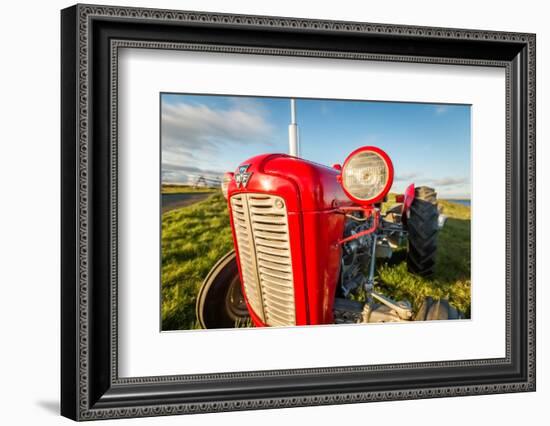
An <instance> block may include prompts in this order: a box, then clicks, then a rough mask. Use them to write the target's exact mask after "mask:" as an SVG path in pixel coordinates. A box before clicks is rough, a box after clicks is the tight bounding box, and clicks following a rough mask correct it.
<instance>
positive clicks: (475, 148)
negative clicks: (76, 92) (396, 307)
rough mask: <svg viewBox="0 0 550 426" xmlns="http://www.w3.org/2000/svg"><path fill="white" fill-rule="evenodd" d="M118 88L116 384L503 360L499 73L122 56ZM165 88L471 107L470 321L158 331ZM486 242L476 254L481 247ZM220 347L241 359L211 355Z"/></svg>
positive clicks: (160, 54) (136, 53) (189, 55)
mask: <svg viewBox="0 0 550 426" xmlns="http://www.w3.org/2000/svg"><path fill="white" fill-rule="evenodd" d="M183 75H184V76H185V78H182V76H183ZM220 75H223V77H224V78H223V79H220V78H219V76H220ZM257 75H261V78H258V79H256V80H254V79H253V76H257ZM151 76H155V78H151ZM119 81H120V87H119V91H118V94H119V132H118V135H119V158H120V159H121V161H120V164H119V168H118V170H119V176H120V178H119V188H120V194H121V199H120V203H119V208H120V209H119V223H120V225H121V226H120V231H119V253H120V257H119V275H118V276H119V293H118V296H119V335H120V338H119V351H120V352H119V374H120V375H121V376H122V377H135V376H157V375H170V374H197V373H218V372H223V371H246V370H249V371H250V370H262V369H263V370H269V369H287V368H311V367H327V366H339V365H340V366H342V365H361V364H381V363H398V362H424V361H437V360H457V359H481V358H502V357H504V356H505V337H504V333H505V328H504V327H505V311H504V307H505V303H504V300H505V287H504V283H505V274H504V272H505V263H504V262H505V246H506V244H505V216H504V214H502V215H497V216H495V215H494V214H493V209H496V210H500V211H504V209H505V181H504V179H503V176H504V175H505V79H504V69H502V68H488V67H464V66H449V65H430V64H402V63H387V62H386V63H381V62H375V63H373V62H363V61H352V62H351V61H342V60H327V59H326V58H322V59H318V58H295V57H294V58H291V57H286V58H283V57H277V58H276V60H273V58H272V57H268V56H256V55H253V56H247V57H246V60H243V56H242V55H227V54H217V53H204V52H188V51H186V52H177V51H166V50H164V51H153V50H144V49H139V50H137V49H124V50H123V51H122V52H121V53H120V56H119ZM266 81H269V82H270V83H269V84H266V83H265V82H266ZM326 81H331V82H333V83H331V84H330V85H326V84H324V82H326ZM166 91H171V92H179V93H188V92H198V93H217V94H219V93H236V94H239V95H261V96H273V95H278V96H289V95H292V96H295V97H314V98H319V97H322V98H329V99H333V98H342V99H370V100H378V101H383V100H394V101H395V100H399V101H416V102H445V103H455V104H458V103H460V104H471V105H472V107H471V113H472V158H473V161H472V179H473V185H472V195H473V203H472V208H473V211H472V217H473V223H472V236H473V238H472V247H473V250H472V301H473V304H472V320H471V321H470V320H466V321H448V322H425V323H419V322H408V323H394V324H370V325H362V326H356V325H345V326H344V325H338V326H323V327H299V328H297V327H292V328H269V329H265V328H264V329H252V330H246V329H238V330H215V331H206V332H205V331H199V332H197V331H184V332H172V333H159V332H158V330H159V328H160V325H159V312H158V306H159V305H160V300H159V299H160V292H159V291H158V286H157V285H155V284H156V283H158V277H159V275H160V266H159V261H158V250H159V246H160V241H159V230H158V223H159V208H158V177H159V175H160V170H159V164H160V159H159V145H158V144H159V141H158V135H159V126H160V122H159V111H158V98H159V92H166ZM305 143H308V142H307V141H306V142H305ZM310 143H313V142H311V141H310ZM342 155H343V156H345V155H346V153H342ZM489 159H490V160H491V161H488V160H489ZM491 245H492V246H493V248H492V250H491V252H492V256H491V257H486V256H483V254H482V253H483V250H480V249H479V248H480V247H488V246H491ZM480 259H483V262H480ZM328 342H330V343H328ZM368 342H377V344H376V345H369V343H368ZM327 343H328V344H327ZM190 347H191V348H193V350H191V351H189V350H187V348H190ZM219 347H234V348H239V350H238V351H227V352H226V353H225V354H224V356H223V357H220V356H219V353H218V351H217V350H216V349H215V348H219ZM365 347H368V350H365ZM289 348H292V349H291V350H290V349H289ZM344 348H345V350H343V349H344ZM404 349H405V350H404ZM245 353H246V354H249V356H246V357H243V354H245ZM182 354H185V356H182Z"/></svg>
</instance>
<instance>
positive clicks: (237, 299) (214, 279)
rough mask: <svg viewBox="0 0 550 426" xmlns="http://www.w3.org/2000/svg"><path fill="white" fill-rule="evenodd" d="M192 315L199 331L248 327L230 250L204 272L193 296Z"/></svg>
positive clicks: (238, 278)
mask: <svg viewBox="0 0 550 426" xmlns="http://www.w3.org/2000/svg"><path fill="white" fill-rule="evenodd" d="M196 313H197V319H198V321H199V324H200V326H201V327H202V328H237V327H247V326H249V325H250V323H251V322H250V315H249V313H248V309H247V306H246V302H245V300H244V296H243V294H242V291H241V280H240V277H239V269H238V266H237V257H236V254H235V251H234V250H232V251H230V252H229V253H227V254H226V255H225V256H224V257H222V258H221V259H220V260H219V261H218V263H216V264H215V265H214V267H213V268H212V269H211V270H210V272H209V273H208V276H207V277H206V279H205V280H204V282H203V284H202V287H201V289H200V291H199V295H198V297H197V305H196Z"/></svg>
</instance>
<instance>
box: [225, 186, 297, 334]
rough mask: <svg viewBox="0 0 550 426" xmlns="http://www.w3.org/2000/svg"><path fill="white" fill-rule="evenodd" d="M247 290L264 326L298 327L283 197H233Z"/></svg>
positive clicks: (242, 195)
mask: <svg viewBox="0 0 550 426" xmlns="http://www.w3.org/2000/svg"><path fill="white" fill-rule="evenodd" d="M231 210H232V213H233V226H234V228H235V234H236V237H237V245H238V249H239V255H240V261H241V271H242V277H243V281H244V282H243V284H244V290H245V293H246V296H247V299H248V302H249V303H250V306H251V307H252V309H253V310H254V312H255V313H256V314H257V315H258V316H259V317H260V319H261V320H262V322H263V323H264V324H267V325H270V326H288V325H295V324H296V315H295V307H294V281H293V276H292V260H291V257H290V243H289V238H288V216H287V212H286V207H285V204H284V201H283V199H282V198H281V197H276V196H273V195H266V194H236V195H233V196H232V197H231Z"/></svg>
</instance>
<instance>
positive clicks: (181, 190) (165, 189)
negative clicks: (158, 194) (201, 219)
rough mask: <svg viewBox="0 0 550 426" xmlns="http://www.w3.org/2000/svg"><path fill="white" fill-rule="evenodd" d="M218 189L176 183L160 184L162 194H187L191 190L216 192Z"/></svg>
mask: <svg viewBox="0 0 550 426" xmlns="http://www.w3.org/2000/svg"><path fill="white" fill-rule="evenodd" d="M217 191H219V189H218V188H205V187H198V188H195V187H193V186H189V185H176V184H164V185H162V193H163V194H188V193H192V192H197V193H201V192H202V193H204V192H211V193H214V192H217Z"/></svg>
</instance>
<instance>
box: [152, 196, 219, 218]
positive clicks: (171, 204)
mask: <svg viewBox="0 0 550 426" xmlns="http://www.w3.org/2000/svg"><path fill="white" fill-rule="evenodd" d="M211 194H212V193H211V192H190V193H181V194H162V212H163V213H166V212H169V211H170V210H174V209H178V208H180V207H185V206H189V205H191V204H195V203H198V202H199V201H202V200H204V199H206V198H207V197H208V196H209V195H211Z"/></svg>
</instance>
